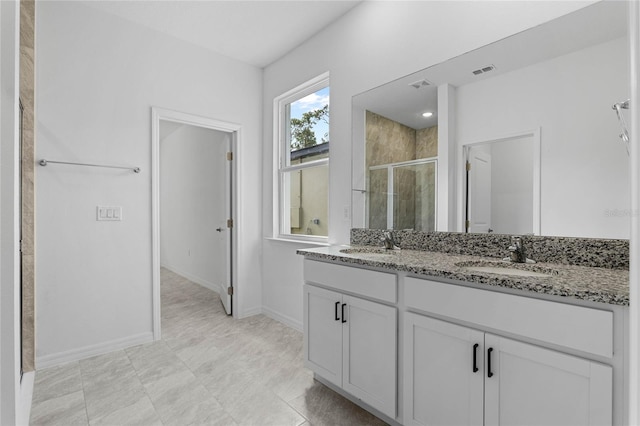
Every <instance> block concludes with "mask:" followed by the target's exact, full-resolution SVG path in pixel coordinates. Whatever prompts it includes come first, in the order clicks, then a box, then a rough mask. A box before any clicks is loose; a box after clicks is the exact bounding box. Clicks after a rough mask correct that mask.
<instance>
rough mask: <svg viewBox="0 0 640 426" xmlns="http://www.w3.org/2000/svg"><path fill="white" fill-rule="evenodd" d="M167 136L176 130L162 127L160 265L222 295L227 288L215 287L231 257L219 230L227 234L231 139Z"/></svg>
mask: <svg viewBox="0 0 640 426" xmlns="http://www.w3.org/2000/svg"><path fill="white" fill-rule="evenodd" d="M168 130H173V129H167V126H166V122H165V121H161V122H160V171H161V172H160V262H161V265H162V266H163V267H165V268H168V269H170V270H172V271H174V272H176V273H178V274H180V275H182V276H184V277H186V278H189V279H190V280H191V281H193V282H196V283H198V284H200V285H203V286H205V287H208V288H210V289H212V290H215V291H218V292H219V291H220V286H221V285H222V284H224V283H222V282H216V279H215V278H216V270H218V271H219V270H221V268H222V269H223V270H224V268H225V262H226V252H225V251H224V250H221V249H220V244H219V243H218V241H219V240H220V234H219V233H218V232H216V231H215V229H216V228H218V227H221V226H224V230H225V232H226V224H225V223H223V222H226V216H225V214H226V213H225V201H224V200H225V180H224V177H225V162H226V161H227V160H226V152H227V150H228V149H229V148H228V144H229V143H230V139H231V135H230V134H228V133H224V132H220V131H216V130H211V129H206V128H203V127H197V126H191V125H181V126H180V127H179V128H178V129H175V130H174V131H172V132H171V133H170V134H168V133H167V132H168ZM165 135H166V137H165ZM220 177H222V179H220ZM223 249H224V247H223ZM223 275H224V274H223Z"/></svg>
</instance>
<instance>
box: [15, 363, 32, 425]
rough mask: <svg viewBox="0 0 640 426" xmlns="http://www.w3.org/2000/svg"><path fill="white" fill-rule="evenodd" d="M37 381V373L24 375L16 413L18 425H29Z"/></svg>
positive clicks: (30, 372)
mask: <svg viewBox="0 0 640 426" xmlns="http://www.w3.org/2000/svg"><path fill="white" fill-rule="evenodd" d="M35 379H36V372H35V371H29V372H28V373H24V374H23V375H22V381H21V382H20V400H19V401H18V406H17V413H16V425H25V426H28V425H29V418H30V417H31V402H32V401H33V388H34V384H35Z"/></svg>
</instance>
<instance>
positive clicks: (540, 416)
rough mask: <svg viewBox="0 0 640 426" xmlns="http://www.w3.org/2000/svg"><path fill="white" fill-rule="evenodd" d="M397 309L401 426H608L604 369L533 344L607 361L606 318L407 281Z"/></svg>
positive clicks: (609, 330)
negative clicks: (402, 308)
mask: <svg viewBox="0 0 640 426" xmlns="http://www.w3.org/2000/svg"><path fill="white" fill-rule="evenodd" d="M405 303H406V305H407V307H408V308H409V309H416V310H420V311H421V312H424V313H425V315H422V314H418V313H413V312H407V313H406V314H405V317H404V318H405V320H404V348H403V354H404V366H405V368H404V376H403V377H404V384H405V386H404V412H403V414H404V424H407V425H482V424H484V425H500V424H502V425H516V424H517V425H526V424H531V425H534V424H535V425H554V424H555V425H610V424H612V422H613V368H612V367H611V366H610V365H605V364H602V363H599V362H596V361H594V360H589V359H586V358H582V357H578V356H574V355H569V354H568V353H563V352H561V351H558V350H551V349H549V348H545V347H543V346H542V345H544V344H546V343H548V345H549V346H553V347H554V348H555V347H558V346H562V347H565V348H566V349H567V351H568V352H569V351H571V350H575V351H580V352H581V353H585V354H587V355H589V354H590V355H591V356H593V357H594V358H602V357H612V356H613V349H612V347H613V323H612V321H613V318H612V313H611V312H608V311H602V310H598V309H592V308H587V307H581V306H571V305H564V304H560V303H556V302H551V301H545V300H538V299H532V298H526V297H521V296H516V295H511V294H503V293H493V292H489V291H486V290H480V289H476V288H470V287H465V286H459V285H453V284H445V283H439V282H434V281H430V280H423V279H415V278H406V279H405ZM431 316H437V317H440V318H445V320H441V319H435V318H433V317H431ZM446 319H450V320H451V321H448V320H446ZM454 322H461V323H464V324H465V325H462V324H455V323H454ZM466 324H471V325H472V327H471V328H470V327H467V326H466ZM488 330H491V331H494V330H495V331H497V332H504V334H506V335H509V336H515V337H517V338H516V339H512V338H507V337H503V336H500V335H499V334H495V333H490V332H488ZM520 340H523V341H536V342H540V345H538V344H531V343H524V342H523V341H520Z"/></svg>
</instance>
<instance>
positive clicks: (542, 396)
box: [485, 334, 613, 426]
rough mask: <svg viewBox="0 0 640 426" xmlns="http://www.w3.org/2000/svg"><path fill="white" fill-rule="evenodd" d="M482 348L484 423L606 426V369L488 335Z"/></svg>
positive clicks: (609, 414)
mask: <svg viewBox="0 0 640 426" xmlns="http://www.w3.org/2000/svg"><path fill="white" fill-rule="evenodd" d="M485 347H486V351H487V353H486V354H487V356H486V363H487V367H486V368H487V374H485V424H487V425H499V424H501V425H516V424H517V425H563V426H569V425H582V426H585V425H610V424H611V423H612V401H613V393H612V386H613V385H612V374H613V373H612V368H611V367H610V366H608V365H603V364H599V363H596V362H593V361H588V360H586V359H582V358H578V357H574V356H570V355H567V354H563V353H560V352H556V351H552V350H549V349H544V348H540V347H538V346H534V345H529V344H525V343H521V342H517V341H514V340H511V339H506V338H503V337H498V336H494V335H491V334H486V336H485ZM490 350H491V355H490V356H489V355H488V351H490ZM489 363H491V369H490V370H489V368H488V364H489ZM489 372H491V373H492V376H491V377H488V375H489Z"/></svg>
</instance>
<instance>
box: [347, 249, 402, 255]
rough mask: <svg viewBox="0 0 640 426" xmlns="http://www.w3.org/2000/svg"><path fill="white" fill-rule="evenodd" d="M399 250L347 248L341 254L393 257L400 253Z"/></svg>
mask: <svg viewBox="0 0 640 426" xmlns="http://www.w3.org/2000/svg"><path fill="white" fill-rule="evenodd" d="M398 252H399V250H387V249H385V248H382V247H357V248H346V249H342V250H340V253H344V254H365V255H385V256H388V255H393V254H396V253H398Z"/></svg>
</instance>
